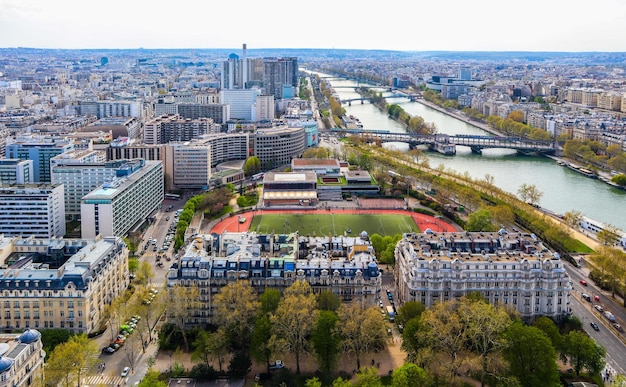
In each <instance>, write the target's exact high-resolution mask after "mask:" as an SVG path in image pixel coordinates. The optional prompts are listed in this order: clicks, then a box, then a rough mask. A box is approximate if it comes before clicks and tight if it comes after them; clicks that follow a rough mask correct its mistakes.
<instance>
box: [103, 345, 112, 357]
mask: <svg viewBox="0 0 626 387" xmlns="http://www.w3.org/2000/svg"><path fill="white" fill-rule="evenodd" d="M102 353H104V354H105V355H112V354H114V353H115V349H113V348H111V347H104V348H102Z"/></svg>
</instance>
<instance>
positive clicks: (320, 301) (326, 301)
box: [317, 290, 341, 312]
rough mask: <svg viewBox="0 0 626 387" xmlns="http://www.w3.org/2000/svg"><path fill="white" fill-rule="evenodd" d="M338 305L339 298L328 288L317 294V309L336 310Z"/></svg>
mask: <svg viewBox="0 0 626 387" xmlns="http://www.w3.org/2000/svg"><path fill="white" fill-rule="evenodd" d="M340 306H341V299H340V298H339V296H338V295H336V294H335V293H333V292H331V291H330V290H325V291H323V292H321V293H320V294H318V295H317V309H319V310H329V311H332V312H336V311H337V309H339V307H340Z"/></svg>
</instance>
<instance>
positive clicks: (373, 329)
mask: <svg viewBox="0 0 626 387" xmlns="http://www.w3.org/2000/svg"><path fill="white" fill-rule="evenodd" d="M338 315H339V324H338V331H339V334H340V336H341V340H342V341H341V345H342V347H343V349H344V351H345V352H347V353H351V354H353V355H354V356H355V358H356V368H357V369H360V368H361V356H362V355H365V354H368V353H371V352H373V351H376V350H380V349H382V348H384V347H385V343H386V333H387V332H386V329H385V323H384V321H383V320H382V319H381V318H380V312H379V311H378V309H377V308H375V307H369V308H365V309H364V308H362V307H361V306H360V305H359V304H356V303H354V304H351V305H342V306H341V308H339V313H338Z"/></svg>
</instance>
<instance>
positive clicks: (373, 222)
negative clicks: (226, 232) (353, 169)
mask: <svg viewBox="0 0 626 387" xmlns="http://www.w3.org/2000/svg"><path fill="white" fill-rule="evenodd" d="M250 231H255V232H257V233H259V234H267V233H271V232H274V233H278V234H285V233H291V232H295V231H298V232H299V234H300V235H318V236H319V235H329V234H332V235H343V234H344V233H348V234H349V235H353V236H356V235H359V234H360V233H361V231H367V233H368V234H369V235H372V234H379V235H383V236H384V235H395V234H402V233H405V232H419V229H418V227H417V225H416V224H415V221H413V218H411V217H410V216H408V215H388V214H378V215H377V214H358V215H348V214H338V215H332V214H328V215H326V214H323V215H317V214H264V215H255V216H254V218H253V219H252V224H251V225H250ZM348 231H349V232H348Z"/></svg>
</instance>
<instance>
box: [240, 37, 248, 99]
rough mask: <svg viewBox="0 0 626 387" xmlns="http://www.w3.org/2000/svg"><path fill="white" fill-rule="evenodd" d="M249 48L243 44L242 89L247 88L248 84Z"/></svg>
mask: <svg viewBox="0 0 626 387" xmlns="http://www.w3.org/2000/svg"><path fill="white" fill-rule="evenodd" d="M247 51H248V49H247V46H246V44H245V43H244V44H243V52H242V54H241V66H242V67H241V83H242V85H241V88H242V89H245V88H246V82H248V56H247Z"/></svg>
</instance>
